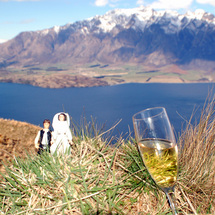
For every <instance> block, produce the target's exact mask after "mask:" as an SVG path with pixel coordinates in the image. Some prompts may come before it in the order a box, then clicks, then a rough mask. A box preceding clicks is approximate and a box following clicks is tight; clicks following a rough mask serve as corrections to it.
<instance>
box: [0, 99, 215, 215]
mask: <svg viewBox="0 0 215 215" xmlns="http://www.w3.org/2000/svg"><path fill="white" fill-rule="evenodd" d="M213 109H214V104H213V102H212V103H210V104H209V105H208V106H207V107H206V108H205V110H204V111H203V112H202V117H201V120H200V122H199V123H198V124H197V125H196V126H191V125H190V124H189V123H188V126H187V129H186V131H185V132H184V133H183V134H182V135H181V137H180V138H179V140H178V144H179V146H180V147H179V148H180V153H179V158H180V162H179V178H178V183H177V185H176V191H175V197H176V202H177V210H178V212H179V213H180V214H215V188H214V187H215V144H214V138H215V136H214V134H215V119H214V112H213ZM36 130H37V128H35V131H36ZM73 132H74V143H73V145H72V154H71V156H68V157H52V156H50V154H44V155H43V156H41V157H40V156H36V155H35V153H33V152H29V153H28V155H27V157H25V158H24V157H21V158H19V157H18V156H16V157H14V158H13V159H12V163H11V164H8V166H7V167H6V172H5V173H4V174H2V175H3V180H2V182H0V212H2V214H74V215H79V214H90V215H92V214H95V215H96V214H104V215H107V214H109V215H110V214H126V215H127V214H134V215H140V214H141V215H142V214H171V210H170V208H169V205H168V202H167V200H166V197H165V195H164V193H163V192H162V191H161V190H160V189H158V187H157V186H156V185H155V183H154V182H153V181H152V180H151V178H150V176H149V174H148V172H147V170H146V168H145V167H144V164H143V162H142V161H141V158H140V155H139V153H138V151H137V148H136V143H135V141H134V140H133V139H132V138H131V139H130V140H124V139H118V142H117V144H116V145H115V146H112V145H111V144H110V142H109V140H108V139H106V138H105V137H104V135H103V134H99V132H98V131H97V130H96V126H95V125H94V124H93V123H92V126H91V127H90V128H89V127H88V124H87V125H84V126H80V127H79V126H78V128H77V127H76V126H75V127H73Z"/></svg>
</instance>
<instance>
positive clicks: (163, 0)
mask: <svg viewBox="0 0 215 215" xmlns="http://www.w3.org/2000/svg"><path fill="white" fill-rule="evenodd" d="M138 1H140V0H138ZM200 1H204V0H200ZM208 1H209V0H208ZM211 1H214V0H211ZM192 2H193V0H174V1H171V0H158V1H154V2H153V3H152V4H150V6H151V7H152V8H153V9H168V10H172V9H175V10H177V9H187V8H189V7H190V6H191V4H192Z"/></svg>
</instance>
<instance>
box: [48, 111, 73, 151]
mask: <svg viewBox="0 0 215 215" xmlns="http://www.w3.org/2000/svg"><path fill="white" fill-rule="evenodd" d="M52 127H53V129H54V131H53V132H52V137H53V144H52V145H51V148H50V151H51V154H52V155H53V154H55V153H57V155H59V154H61V155H62V154H71V147H70V144H72V133H71V130H70V118H69V114H68V113H57V114H55V116H54V118H53V121H52Z"/></svg>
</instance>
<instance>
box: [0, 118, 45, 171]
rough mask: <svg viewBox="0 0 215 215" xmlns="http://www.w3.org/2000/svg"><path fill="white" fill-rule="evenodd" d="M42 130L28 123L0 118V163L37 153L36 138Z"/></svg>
mask: <svg viewBox="0 0 215 215" xmlns="http://www.w3.org/2000/svg"><path fill="white" fill-rule="evenodd" d="M40 129H41V128H40V127H38V126H35V125H31V124H29V123H26V122H18V121H15V120H7V119H1V118H0V161H6V160H9V161H10V160H13V158H14V156H15V155H16V156H21V157H23V156H24V155H25V153H26V152H31V153H32V152H34V153H35V149H34V138H35V137H36V134H37V132H38V131H39V130H40ZM0 171H3V165H2V163H0Z"/></svg>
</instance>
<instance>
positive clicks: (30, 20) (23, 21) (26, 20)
mask: <svg viewBox="0 0 215 215" xmlns="http://www.w3.org/2000/svg"><path fill="white" fill-rule="evenodd" d="M33 22H35V20H34V19H25V20H22V21H20V22H19V23H20V24H24V25H25V24H31V23H33Z"/></svg>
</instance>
